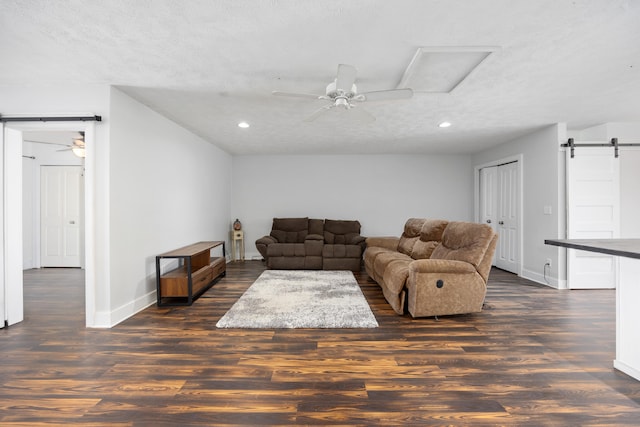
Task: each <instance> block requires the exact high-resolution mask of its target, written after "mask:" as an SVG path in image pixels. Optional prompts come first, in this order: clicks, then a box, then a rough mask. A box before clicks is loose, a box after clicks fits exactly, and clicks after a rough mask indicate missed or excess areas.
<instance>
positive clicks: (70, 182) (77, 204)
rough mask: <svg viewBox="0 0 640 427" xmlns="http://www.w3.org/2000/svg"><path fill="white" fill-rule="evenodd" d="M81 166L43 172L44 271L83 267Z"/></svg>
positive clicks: (42, 239) (44, 169)
mask: <svg viewBox="0 0 640 427" xmlns="http://www.w3.org/2000/svg"><path fill="white" fill-rule="evenodd" d="M83 192H84V191H83V177H82V166H42V168H41V170H40V211H41V228H40V230H41V238H40V239H41V243H40V251H41V254H40V264H41V266H42V267H80V266H81V262H82V260H81V255H82V248H81V244H82V236H81V231H82V224H81V220H82V207H83V206H84V203H83V201H82V194H83Z"/></svg>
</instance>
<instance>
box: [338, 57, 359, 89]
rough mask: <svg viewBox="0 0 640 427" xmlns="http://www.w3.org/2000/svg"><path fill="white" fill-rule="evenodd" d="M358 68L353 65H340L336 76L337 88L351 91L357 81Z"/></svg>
mask: <svg viewBox="0 0 640 427" xmlns="http://www.w3.org/2000/svg"><path fill="white" fill-rule="evenodd" d="M357 74H358V70H356V67H354V66H353V65H347V64H340V65H338V75H337V76H336V89H337V90H339V89H342V90H343V91H344V92H351V87H352V86H353V84H354V83H355V81H356V75H357Z"/></svg>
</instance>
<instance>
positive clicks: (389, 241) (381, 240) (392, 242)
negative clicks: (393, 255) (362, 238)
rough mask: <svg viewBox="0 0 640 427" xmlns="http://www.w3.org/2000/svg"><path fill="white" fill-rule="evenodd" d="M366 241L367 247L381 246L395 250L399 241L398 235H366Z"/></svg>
mask: <svg viewBox="0 0 640 427" xmlns="http://www.w3.org/2000/svg"><path fill="white" fill-rule="evenodd" d="M366 242H367V246H368V247H373V246H378V247H381V248H385V249H389V250H392V251H396V250H398V242H400V238H399V237H367V238H366Z"/></svg>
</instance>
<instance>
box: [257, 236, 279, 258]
mask: <svg viewBox="0 0 640 427" xmlns="http://www.w3.org/2000/svg"><path fill="white" fill-rule="evenodd" d="M272 243H278V241H277V240H276V239H275V238H274V237H271V236H263V237H261V238H259V239H258V240H256V249H258V252H260V255H262V258H263V259H264V260H265V261H266V260H267V259H268V254H267V250H268V249H267V248H268V247H269V245H271V244H272Z"/></svg>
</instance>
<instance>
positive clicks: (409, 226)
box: [398, 218, 424, 256]
mask: <svg viewBox="0 0 640 427" xmlns="http://www.w3.org/2000/svg"><path fill="white" fill-rule="evenodd" d="M423 223H424V219H421V218H409V219H408V220H407V222H405V224H404V230H403V232H402V235H401V236H400V241H399V242H398V252H400V253H403V254H405V255H409V256H411V253H412V252H413V245H415V243H416V242H417V241H418V239H419V238H420V230H421V229H422V224H423Z"/></svg>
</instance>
